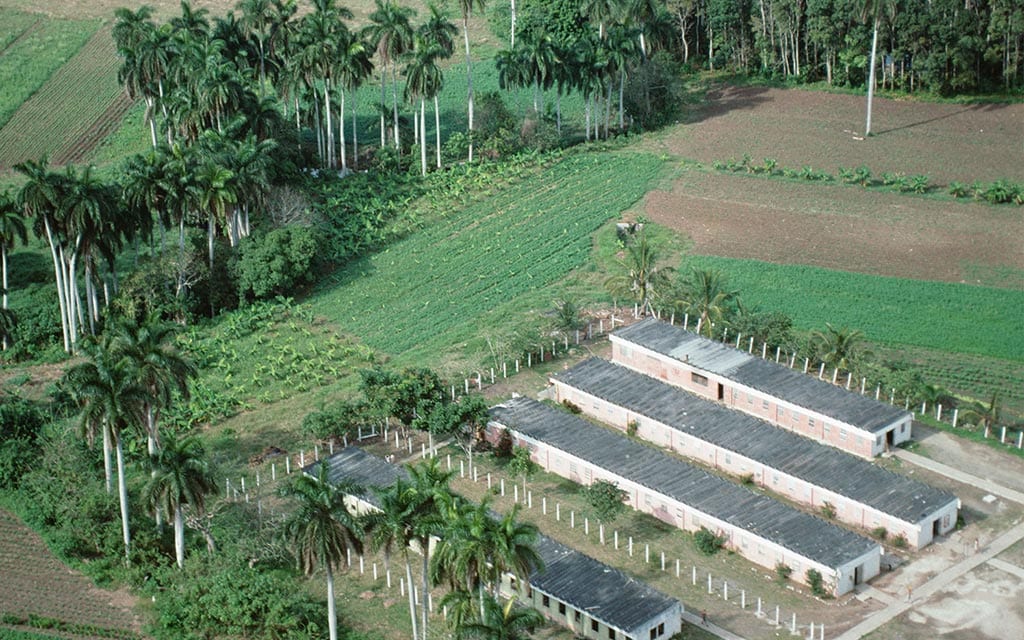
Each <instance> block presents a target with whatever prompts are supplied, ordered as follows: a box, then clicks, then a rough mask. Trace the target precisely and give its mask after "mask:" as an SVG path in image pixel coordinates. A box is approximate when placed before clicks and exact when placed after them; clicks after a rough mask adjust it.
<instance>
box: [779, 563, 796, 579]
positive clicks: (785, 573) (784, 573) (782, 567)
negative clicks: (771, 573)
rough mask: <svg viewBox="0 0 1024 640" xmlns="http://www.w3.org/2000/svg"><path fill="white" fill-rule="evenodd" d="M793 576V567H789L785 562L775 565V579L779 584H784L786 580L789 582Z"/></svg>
mask: <svg viewBox="0 0 1024 640" xmlns="http://www.w3.org/2000/svg"><path fill="white" fill-rule="evenodd" d="M792 574H793V567H791V566H789V565H788V564H786V563H785V562H779V563H777V564H776V565H775V578H776V581H777V582H778V583H779V584H783V583H785V582H786V580H789V576H790V575H792Z"/></svg>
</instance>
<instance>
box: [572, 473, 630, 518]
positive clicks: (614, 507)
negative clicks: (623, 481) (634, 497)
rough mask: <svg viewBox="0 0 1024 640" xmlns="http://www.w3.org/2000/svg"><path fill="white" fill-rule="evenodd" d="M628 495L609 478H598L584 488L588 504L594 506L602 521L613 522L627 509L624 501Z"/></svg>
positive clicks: (595, 512)
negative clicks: (609, 480)
mask: <svg viewBox="0 0 1024 640" xmlns="http://www.w3.org/2000/svg"><path fill="white" fill-rule="evenodd" d="M628 495H629V494H627V493H626V492H625V491H623V490H622V489H620V488H619V487H618V486H617V485H616V484H615V483H612V482H608V481H607V480H596V481H594V483H593V484H591V485H590V486H588V487H584V489H583V496H584V497H585V498H586V500H587V504H589V505H590V506H591V507H593V509H594V514H595V515H596V516H597V518H598V519H599V520H601V521H602V522H611V521H612V520H614V519H615V518H616V517H617V516H618V515H619V514H621V513H622V512H623V511H625V510H626V505H625V504H623V501H624V500H625V499H626V498H627V497H628Z"/></svg>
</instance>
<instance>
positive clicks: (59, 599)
mask: <svg viewBox="0 0 1024 640" xmlns="http://www.w3.org/2000/svg"><path fill="white" fill-rule="evenodd" d="M0 576H2V578H0V612H2V613H11V614H15V615H18V616H28V615H29V614H35V615H37V616H43V617H48V618H54V619H57V620H61V621H64V622H72V623H76V624H86V625H93V626H96V627H102V628H105V629H126V630H131V631H134V632H136V633H139V632H141V628H142V627H141V624H140V621H139V619H138V617H137V616H136V615H135V613H134V611H133V607H134V606H135V603H136V599H135V598H134V597H133V596H131V595H130V594H129V593H127V591H126V590H124V589H121V590H118V591H107V590H104V589H100V588H99V587H97V586H96V585H94V584H93V583H92V582H91V581H90V580H89V579H88V578H87V577H85V576H84V575H82V574H81V573H79V572H77V571H74V570H72V569H69V568H68V567H67V566H65V565H64V564H63V563H62V562H60V561H59V560H58V559H57V558H56V557H54V555H53V554H52V553H50V550H49V549H48V548H47V547H46V544H45V543H44V542H43V540H42V538H40V537H39V535H38V534H36V533H35V532H34V531H32V530H31V529H29V528H28V527H26V526H25V525H24V523H22V522H21V521H20V520H18V518H16V517H15V516H14V515H13V514H11V513H8V512H7V511H3V510H0Z"/></svg>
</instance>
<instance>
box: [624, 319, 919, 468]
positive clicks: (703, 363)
mask: <svg viewBox="0 0 1024 640" xmlns="http://www.w3.org/2000/svg"><path fill="white" fill-rule="evenodd" d="M609 339H610V340H611V343H612V360H613V361H614V362H616V363H617V364H621V365H623V366H625V367H629V368H631V369H634V370H636V371H639V372H640V373H644V374H646V375H649V376H652V377H655V378H659V379H661V380H664V381H665V382H668V383H669V384H673V385H676V386H679V387H682V388H684V389H686V390H688V391H692V392H693V393H696V394H698V395H702V396H705V397H707V398H710V399H712V400H717V401H719V402H722V403H724V404H726V405H728V406H730V407H733V408H735V409H738V410H740V411H743V412H745V413H749V414H751V415H754V416H756V417H758V418H762V419H764V420H767V421H768V422H770V423H772V424H774V425H775V426H778V427H782V428H785V429H788V430H790V431H793V432H796V433H799V434H800V435H803V436H806V437H809V438H813V439H815V440H818V441H820V442H823V443H825V444H828V445H830V446H834V447H837V448H840V449H843V450H845V451H848V452H850V453H853V454H855V455H858V456H861V457H865V458H871V457H874V456H876V455H878V454H880V453H882V452H883V451H885V450H886V449H887V448H888V447H892V446H895V445H897V444H899V443H901V442H904V441H906V440H909V439H910V426H911V421H912V418H913V416H912V414H911V413H910V412H908V411H904V410H902V409H899V408H896V407H893V406H891V405H888V404H886V403H884V402H880V401H878V400H876V399H874V398H870V397H867V396H863V395H860V394H859V393H856V392H854V391H848V390H846V389H844V388H842V387H840V386H836V385H834V384H831V383H829V382H828V381H826V380H819V379H818V378H817V377H815V376H812V375H808V374H806V373H803V372H802V371H801V370H797V369H790V368H789V367H788V366H786V365H785V364H780V363H776V362H772V361H771V360H767V359H762V358H760V357H758V356H756V355H753V354H750V353H746V352H744V351H741V350H739V349H734V348H733V347H731V346H728V345H725V344H722V343H720V342H716V341H714V340H711V339H709V338H705V337H704V336H701V335H698V334H695V333H692V332H690V331H686V330H685V329H683V328H681V327H677V326H674V325H672V324H669V323H667V322H662V321H660V320H656V319H654V318H649V319H647V320H643V321H641V322H638V323H636V324H632V325H629V326H626V327H622V328H620V329H618V330H616V331H615V332H613V333H612V334H611V335H610V336H609Z"/></svg>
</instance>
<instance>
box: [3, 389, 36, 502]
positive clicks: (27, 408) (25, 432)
mask: <svg viewBox="0 0 1024 640" xmlns="http://www.w3.org/2000/svg"><path fill="white" fill-rule="evenodd" d="M45 424H46V419H45V418H44V416H43V413H42V412H41V411H40V410H39V408H38V407H37V406H36V405H35V404H33V403H31V402H29V401H27V400H22V399H20V398H14V397H11V396H6V395H0V488H4V489H13V488H16V487H17V486H18V484H19V483H20V481H21V476H22V474H23V473H24V472H25V471H27V470H28V469H29V468H30V466H31V464H32V460H33V458H34V455H35V450H36V446H37V441H38V438H39V435H40V433H41V432H42V429H43V426H44V425H45Z"/></svg>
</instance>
